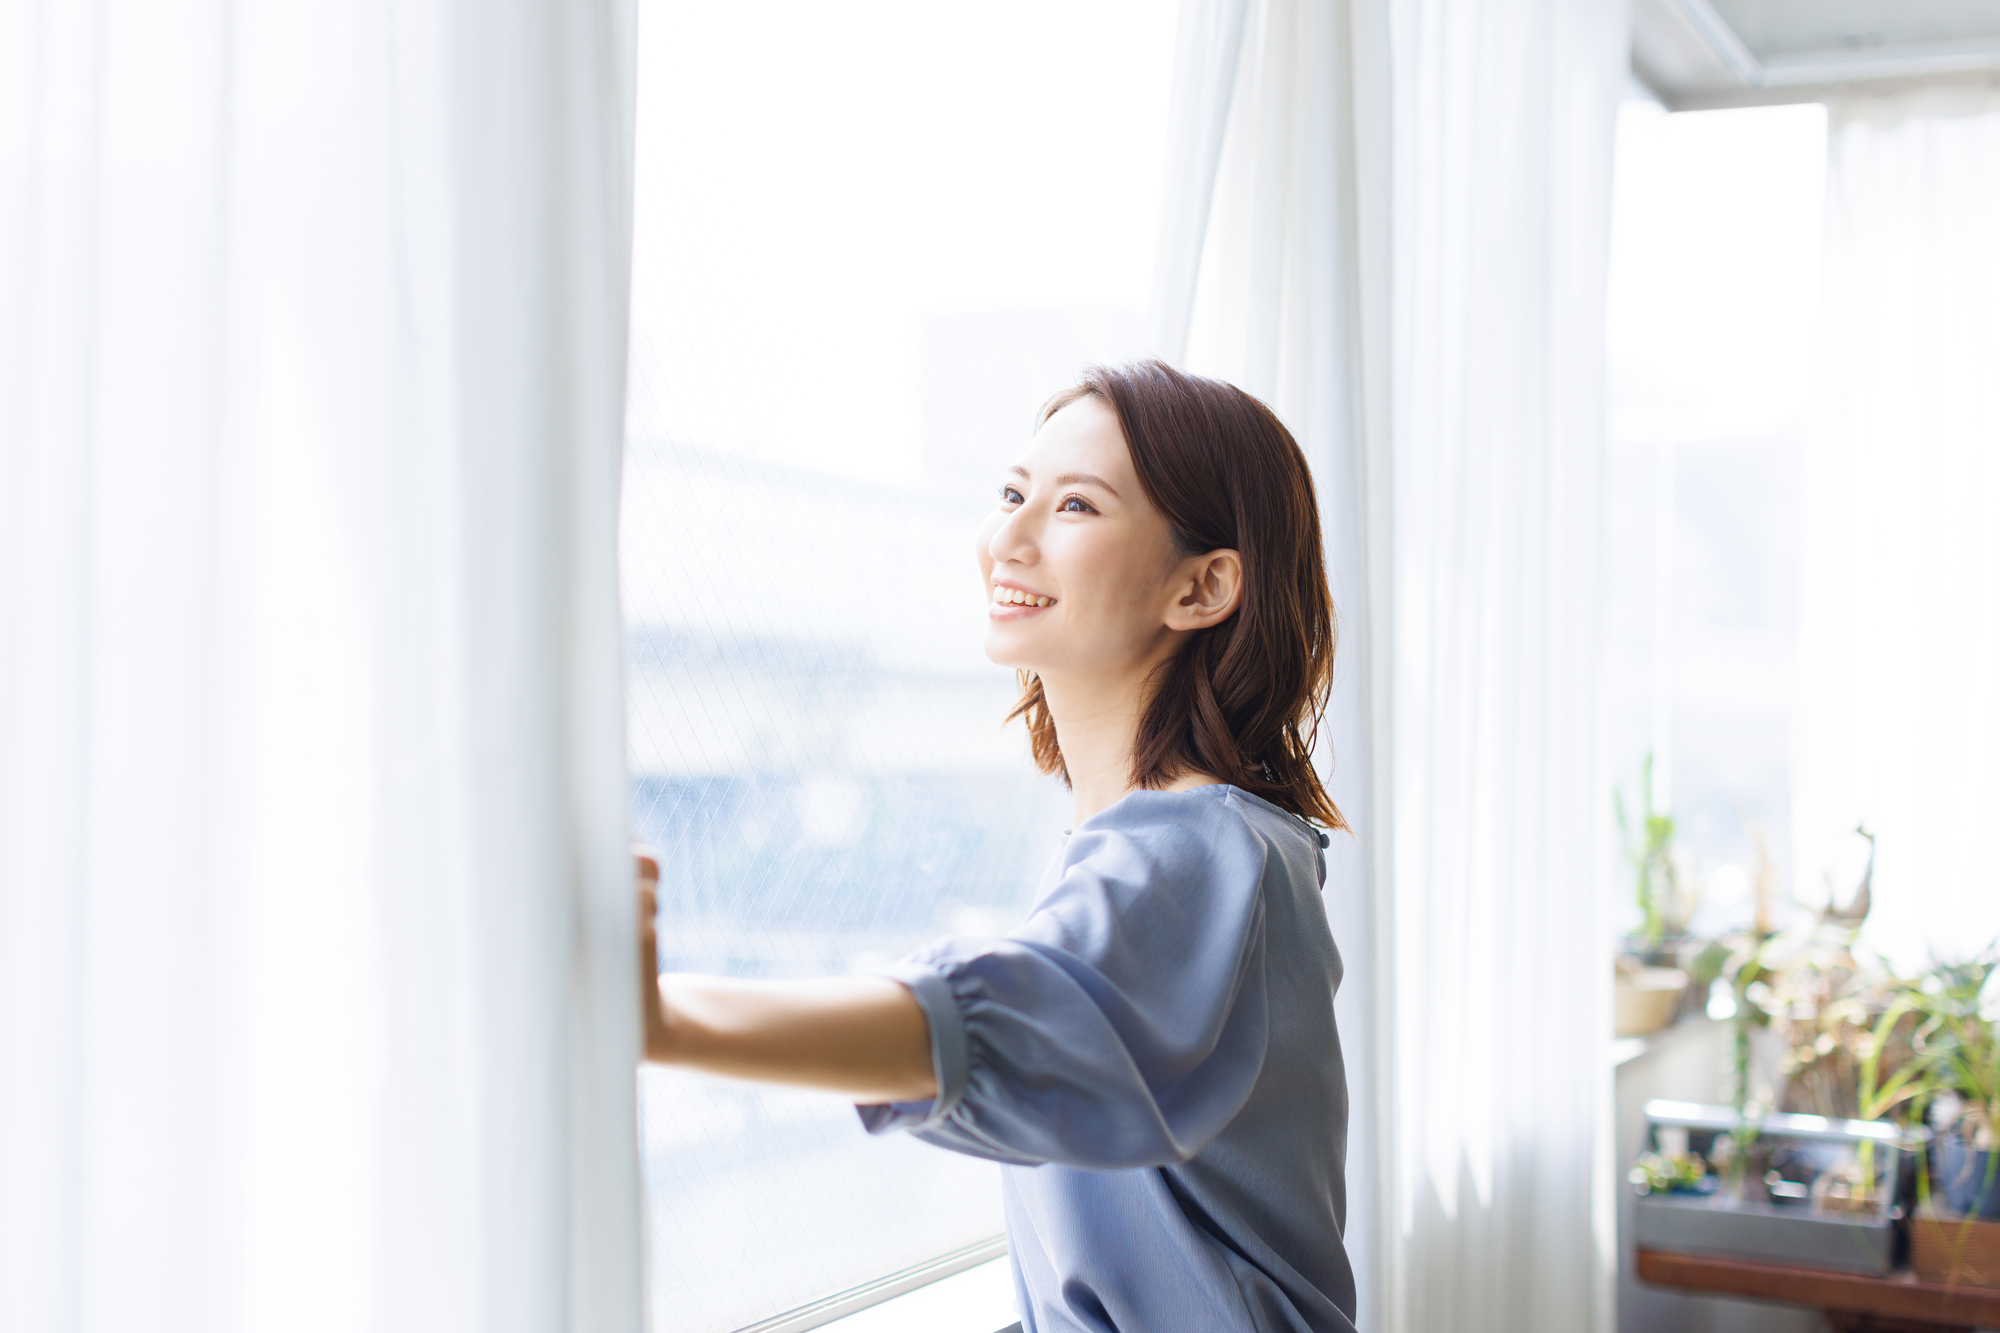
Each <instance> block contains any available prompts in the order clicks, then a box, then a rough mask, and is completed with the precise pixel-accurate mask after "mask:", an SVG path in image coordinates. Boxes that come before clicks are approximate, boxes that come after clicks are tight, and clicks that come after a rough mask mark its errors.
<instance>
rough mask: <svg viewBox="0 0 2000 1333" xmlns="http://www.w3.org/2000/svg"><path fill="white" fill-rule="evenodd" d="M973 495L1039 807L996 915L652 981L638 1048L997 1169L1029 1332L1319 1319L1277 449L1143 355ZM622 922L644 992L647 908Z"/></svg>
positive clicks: (1340, 1210)
mask: <svg viewBox="0 0 2000 1333" xmlns="http://www.w3.org/2000/svg"><path fill="white" fill-rule="evenodd" d="M999 496H1000V503H999V506H998V508H997V509H995V511H994V513H993V515H992V516H991V517H990V518H989V519H988V520H987V522H986V524H985V526H984V527H983V529H982V530H981V532H980V534H979V544H978V555H979V565H980V569H981V571H982V572H983V573H984V574H985V576H986V585H987V591H988V596H989V598H990V603H991V604H990V606H989V608H988V613H987V614H988V630H987V637H986V651H987V655H988V656H990V657H991V658H992V659H993V660H994V661H996V662H999V663H1002V664H1004V665H1008V666H1013V667H1016V668H1019V670H1020V672H1021V679H1022V681H1023V694H1022V697H1021V701H1020V704H1019V706H1018V707H1016V708H1015V710H1014V714H1013V716H1016V717H1020V718H1023V719H1025V721H1026V723H1027V727H1028V733H1029V737H1030V741H1031V744H1032V747H1033V752H1034V757H1035V760H1036V762H1037V763H1038V764H1039V765H1040V767H1041V768H1042V769H1043V771H1045V772H1049V773H1056V774H1060V775H1062V776H1063V777H1064V778H1066V779H1067V780H1068V782H1069V784H1070V787H1071V789H1072V791H1073V793H1074V798H1075V825H1074V827H1073V829H1072V831H1071V832H1070V833H1069V834H1068V835H1067V837H1066V840H1065V842H1064V844H1063V846H1062V848H1061V849H1060V851H1059V852H1058V853H1057V855H1056V858H1055V861H1054V863H1053V864H1052V865H1051V866H1050V867H1049V870H1048V873H1047V875H1046V877H1045V878H1044V880H1043V882H1042V886H1041V889H1040V892H1039V893H1038V894H1037V896H1036V899H1035V903H1034V907H1033V909H1032V911H1031V913H1030V915H1029V917H1028V919H1027V921H1026V923H1025V924H1023V925H1022V926H1021V927H1020V928H1019V929H1017V930H1015V931H1014V932H1013V933H1012V934H1010V935H1008V936H1007V937H1005V938H1003V939H997V940H974V939H957V938H948V939H943V940H939V941H937V942H936V943H934V944H931V945H929V946H927V947H925V948H923V949H920V950H918V951H917V952H916V953H914V954H911V955H910V956H909V957H907V958H905V959H903V960H902V961H901V962H899V963H897V964H895V965H894V966H892V967H890V968H887V969H885V970H884V971H883V972H882V973H881V974H879V975H875V976H862V977H838V978H830V979H825V980H818V981H799V982H769V981H733V980H723V979H718V978H712V977H698V976H680V975H667V976H662V977H660V978H659V984H658V986H657V987H656V988H652V987H649V988H647V991H646V1005H645V1010H646V1013H645V1018H646V1055H647V1058H648V1059H650V1060H655V1061H659V1062H662V1063H665V1064H674V1065H681V1066H685V1067H688V1068H693V1069H701V1070H705V1071H708V1072H710V1073H717V1074H727V1075H734V1076H736V1077H740V1078H750V1079H763V1080H769V1081H772V1082H782V1083H793V1084H803V1085H806V1086H810V1087H816V1088H824V1089H828V1090H831V1091H834V1092H838V1093H842V1094H844V1095H846V1096H850V1097H852V1098H853V1099H854V1100H855V1101H856V1102H857V1103H859V1104H860V1105H859V1110H860V1113H861V1118H862V1121H863V1123H864V1124H865V1125H866V1126H867V1127H868V1129H869V1131H870V1132H872V1133H878V1134H879V1133H885V1132H887V1131H890V1130H897V1129H900V1130H906V1131H908V1132H910V1133H912V1134H915V1135H916V1136H917V1137H918V1138H921V1139H924V1140H926V1141H927V1142H930V1143H934V1144H937V1145H938V1146H940V1147H945V1148H950V1149H953V1150H955V1151H957V1152H963V1153H970V1154H972V1155H974V1156H978V1157H986V1158H991V1159H993V1160H995V1161H998V1162H1002V1163H1004V1164H1005V1166H1004V1167H1003V1191H1004V1199H1005V1206H1006V1216H1007V1235H1008V1243H1009V1249H1010V1252H1011V1256H1012V1261H1013V1266H1014V1278H1015V1289H1016V1295H1017V1298H1018V1300H1019V1302H1020V1308H1021V1314H1022V1320H1023V1323H1024V1325H1025V1327H1026V1329H1027V1330H1028V1331H1029V1333H1037V1331H1039V1333H1057V1331H1058V1330H1065V1331H1066V1330H1093V1331H1095V1330H1112V1329H1116V1330H1136V1331H1138V1333H1173V1331H1174V1330H1217V1331H1221V1330H1239V1329H1241V1330H1260V1331H1261V1330H1281V1329H1282V1330H1299V1331H1301V1333H1303V1331H1305V1330H1312V1331H1313V1333H1319V1331H1320V1330H1351V1329H1352V1328H1353V1316H1354V1284H1353V1277H1352V1274H1351V1272H1350V1270H1349V1267H1348V1262H1347V1257H1346V1254H1345V1251H1344V1250H1343V1248H1342V1244H1341V1229H1342V1227H1343V1225H1344V1222H1345V1210H1346V1195H1345V1187H1344V1183H1343V1180H1342V1170H1343V1165H1344V1158H1345V1153H1346V1126H1347V1092H1346V1085H1345V1079H1344V1075H1343V1072H1342V1067H1341V1058H1340V1041H1339V1037H1338V1035H1337V1033H1336V1032H1335V1029H1334V1019H1333V994H1334V990H1335V988H1336V987H1337V986H1338V985H1339V984H1340V973H1341V965H1340V956H1339V954H1338V952H1337V951H1336V950H1335V948H1334V944H1333V940H1332V938H1331V936H1330V935H1329V933H1328V931H1327V925H1326V916H1325V913H1324V911H1323V909H1322V907H1321V904H1320V886H1321V883H1322V881H1323V880H1324V878H1325V861H1324V858H1323V855H1322V849H1323V848H1324V847H1325V846H1326V835H1325V834H1323V833H1321V832H1319V831H1318V830H1316V829H1315V828H1313V827H1312V824H1314V823H1316V824H1319V825H1322V826H1324V827H1326V828H1330V829H1339V828H1342V827H1344V823H1343V821H1342V819H1341V816H1340V812H1339V811H1338V810H1336V809H1335V808H1334V806H1333V803H1332V801H1331V800H1330V799H1328V797H1327V794H1326V791H1325V789H1324V788H1323V787H1322V786H1321V785H1320V781H1319V778H1318V777H1317V776H1316V775H1315V773H1314V772H1313V768H1312V763H1311V749H1312V744H1311V727H1312V726H1313V724H1314V723H1315V722H1316V720H1317V718H1318V715H1319V710H1320V709H1321V708H1322V707H1323V705H1324V701H1325V697H1326V691H1327V687H1328V680H1329V673H1330V671H1331V667H1332V659H1333V646H1334V630H1333V607H1332V603H1331V601H1330V599H1329V597H1328V594H1327V586H1326V576H1325V572H1324V569H1323V566H1322V562H1321V553H1320V537H1319V526H1318V518H1317V513H1318V511H1317V508H1316V506H1315V503H1314V497H1313V489H1312V479H1311V476H1310V474H1309V473H1308V471H1307V469H1306V463H1305V458H1304V456H1303V455H1302V454H1301V453H1300V452H1299V449H1298V446H1297V445H1296V444H1295V443H1293V441H1292V438H1291V436H1290V435H1289V434H1288V433H1287V432H1286V430H1285V428H1284V426H1283V425H1281V424H1280V423H1279V421H1278V419H1277V418H1276V417H1275V416H1274V415H1273V414H1272V413H1271V411H1270V410H1269V409H1268V408H1266V407H1265V406H1264V405H1263V404H1261V403H1259V402H1257V401H1256V400H1255V399H1253V398H1251V397H1250V396H1249V395H1248V394H1246V393H1243V392H1242V391H1241V390H1239V389H1236V388H1233V387H1231V386H1229V385H1226V384H1221V383H1217V382H1215V381H1213V380H1204V379H1199V378H1196V377H1193V376H1189V375H1185V374H1182V373H1181V372H1179V371H1176V370H1174V369H1172V368H1170V367H1168V366H1165V365H1162V364H1160V363H1158V362H1144V363H1140V364H1137V365H1133V366H1129V367H1125V368H1122V369H1112V370H1106V369H1099V370H1095V371H1092V372H1091V373H1090V374H1089V375H1088V376H1087V377H1086V378H1085V379H1084V380H1083V382H1082V383H1081V384H1079V385H1077V386H1076V387H1075V388H1073V389H1070V390H1067V391H1065V392H1064V393H1061V394H1059V395H1057V397H1056V398H1055V399H1053V400H1052V401H1051V402H1050V404H1049V405H1048V407H1047V408H1045V409H1044V411H1043V416H1042V421H1041V424H1040V427H1039V429H1038V430H1037V431H1036V434H1035V437H1034V439H1033V441H1032V443H1031V444H1030V446H1029V448H1028V451H1027V453H1026V454H1025V455H1024V456H1023V457H1022V459H1021V461H1020V462H1019V463H1018V464H1016V465H1015V466H1014V467H1013V468H1011V469H1010V470H1009V472H1008V474H1007V477H1006V480H1005V481H1004V483H1003V484H1002V485H1001V487H1000V492H999ZM1309 821H1310V822H1309ZM644 873H645V871H644V870H643V869H642V874H644ZM657 873H658V872H657V869H656V868H653V869H652V877H653V878H657ZM642 912H643V917H644V923H645V925H644V931H643V934H644V943H643V947H644V949H645V954H644V957H645V958H646V960H647V967H646V970H647V971H648V972H650V971H651V970H652V963H651V960H652V959H653V957H654V956H655V955H654V953H653V937H652V930H651V923H652V914H653V901H652V894H651V890H650V887H648V888H646V889H645V891H644V892H643V895H642Z"/></svg>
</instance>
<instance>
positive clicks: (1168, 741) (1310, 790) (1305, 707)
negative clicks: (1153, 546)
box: [1007, 361, 1347, 829]
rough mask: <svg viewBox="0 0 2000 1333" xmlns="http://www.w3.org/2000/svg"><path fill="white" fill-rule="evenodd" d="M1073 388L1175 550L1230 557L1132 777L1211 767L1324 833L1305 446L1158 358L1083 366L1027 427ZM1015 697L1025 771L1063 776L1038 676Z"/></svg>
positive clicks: (1251, 406) (1327, 642) (1321, 588)
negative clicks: (1238, 571)
mask: <svg viewBox="0 0 2000 1333" xmlns="http://www.w3.org/2000/svg"><path fill="white" fill-rule="evenodd" d="M1081 398H1096V399H1099V400H1100V401H1101V402H1103V403H1104V404H1105V406H1107V407H1109V408H1110V409H1111V411H1112V412H1113V413H1114V414H1115V415H1116V416H1117V418H1118V424H1119V427H1120V429H1121V430H1123V432H1124V435H1125V444H1126V447H1127V448H1128V449H1129V450H1130V451H1131V455H1132V466H1133V470H1134V471H1136V472H1137V473H1138V474H1139V484H1140V486H1141V487H1143V488H1144V490H1145V492H1146V498H1147V499H1149V500H1151V501H1152V502H1153V506H1154V507H1155V508H1156V509H1158V510H1159V511H1160V513H1161V514H1162V515H1164V516H1165V518H1166V520H1167V525H1168V527H1169V528H1170V529H1171V530H1172V532H1173V540H1174V545H1175V547H1176V548H1177V549H1178V550H1179V551H1180V553H1181V554H1182V555H1183V556H1189V555H1199V554H1201V553H1203V552H1205V551H1215V550H1222V549H1225V548H1226V549H1229V550H1234V551H1236V552H1238V553H1239V554H1240V555H1241V556H1242V559H1243V592H1242V598H1241V600H1240V601H1239V602H1238V604H1237V607H1236V610H1235V612H1234V613H1233V614H1232V615H1230V616H1229V618H1228V619H1226V620H1224V621H1222V622H1221V623H1220V624H1217V625H1211V626H1209V627H1208V628H1207V629H1202V630H1196V631H1195V632H1194V633H1193V634H1192V635H1191V636H1190V637H1189V639H1188V641H1187V642H1186V643H1185V644H1183V645H1182V646H1181V648H1180V650H1179V651H1178V652H1176V653H1175V654H1174V655H1173V656H1172V657H1171V658H1169V659H1167V660H1166V661H1165V662H1163V663H1161V664H1160V666H1159V668H1158V669H1157V670H1156V672H1155V673H1154V676H1153V679H1152V681H1151V682H1150V697H1149V698H1148V700H1147V702H1146V707H1145V712H1144V714H1143V715H1142V717H1141V718H1140V722H1139V735H1138V740H1137V743H1136V744H1135V745H1134V746H1133V749H1132V781H1133V785H1134V786H1137V787H1140V788H1157V787H1163V786H1165V785H1167V784H1168V783H1170V782H1172V781H1173V780H1174V779H1176V778H1178V777H1180V776H1182V775H1184V774H1187V773H1195V772H1201V773H1212V774H1214V775H1215V776H1217V777H1219V778H1221V779H1223V780H1224V781H1226V782H1230V783H1233V784H1235V785H1236V786H1238V787H1241V788H1242V789H1243V790H1245V791H1248V792H1251V793H1254V794H1255V795H1257V796H1261V797H1263V798H1264V799H1265V800H1267V801H1269V802H1271V803H1272V804H1273V805H1277V806H1280V807H1282V808H1283V809H1286V810H1289V811H1291V812H1292V813H1293V814H1295V815H1298V816H1299V817H1300V818H1302V819H1306V820H1310V821H1312V822H1313V823H1316V824H1320V825H1323V826H1325V827H1327V828H1335V829H1339V828H1346V827H1347V821H1346V819H1344V818H1343V817H1342V816H1341V813H1340V811H1339V809H1338V808H1337V807H1335V805H1334V803H1333V798H1332V797H1330V796H1328V795H1327V793H1326V788H1325V787H1324V786H1323V785H1321V783H1320V778H1319V774H1318V773H1317V772H1315V771H1314V769H1313V763H1312V754H1313V744H1314V740H1315V738H1316V736H1317V733H1318V729H1319V722H1320V719H1321V717H1322V716H1323V715H1324V714H1325V712H1326V699H1327V692H1328V690H1329V689H1330V688H1331V686H1332V680H1333V651H1334V642H1335V638H1336V631H1335V628H1334V611H1333V597H1332V594H1331V593H1330V592H1329V591H1328V590H1327V584H1326V563H1325V557H1324V555H1323V553H1322V549H1321V546H1320V531H1319V505H1318V502H1317V500H1316V498H1315V496H1314V494H1313V483H1312V473H1311V471H1310V470H1309V469H1308V468H1307V466H1306V459H1305V454H1304V453H1302V452H1301V451H1300V449H1299V446H1298V443H1297V442H1296V441H1295V440H1293V439H1292V434H1291V432H1290V431H1288V430H1286V429H1285V427H1284V423H1283V422H1281V421H1279V420H1278V418H1277V414H1276V413H1274V412H1272V411H1271V409H1270V408H1268V407H1266V406H1265V405H1264V404H1263V403H1261V402H1259V401H1257V400H1256V399H1255V398H1253V397H1251V396H1250V395H1249V394H1247V393H1245V392H1243V390H1241V389H1239V388H1237V387H1236V386H1235V385H1233V384H1224V383H1222V382H1221V381H1220V380H1211V379H1203V378H1201V377H1200V376H1198V375H1189V374H1186V373H1184V372H1182V371H1178V370H1175V369H1174V368H1173V367H1172V366H1169V365H1167V364H1165V363H1164V362H1160V361H1138V362H1134V363H1132V364H1130V365H1126V366H1114V367H1106V366H1095V367H1092V368H1091V369H1090V370H1088V371H1086V372H1085V374H1084V376H1083V378H1082V380H1081V381H1079V382H1078V383H1077V384H1076V385H1074V386H1072V387H1071V388H1068V389H1064V390H1063V391H1062V392H1061V393H1058V394H1057V395H1056V396H1055V397H1053V398H1051V399H1049V401H1048V402H1047V403H1046V404H1044V405H1043V407H1042V410H1041V414H1040V416H1039V417H1038V418H1037V419H1036V424H1037V426H1039V425H1040V424H1041V423H1042V422H1045V421H1047V420H1048V419H1049V418H1050V417H1052V416H1054V415H1055V414H1056V413H1057V412H1059V411H1061V410H1062V409H1063V408H1065V407H1068V406H1069V405H1070V404H1071V403H1074V402H1076V401H1077V400H1078V399H1081ZM1020 677H1021V701H1020V702H1019V703H1018V704H1016V705H1015V706H1014V711H1013V712H1011V713H1009V714H1008V715H1007V720H1008V721H1009V722H1011V721H1013V720H1014V719H1015V718H1017V717H1018V718H1024V719H1026V721H1027V725H1028V738H1029V744H1030V746H1031V747H1032V750H1033V754H1034V758H1035V764H1036V767H1038V768H1040V769H1041V771H1042V772H1044V773H1048V774H1052V775H1056V776H1060V777H1061V778H1063V780H1064V781H1068V779H1069V771H1068V768H1067V766H1066V765H1065V764H1064V763H1063V757H1062V749H1061V747H1060V746H1059V745H1058V744H1057V741H1056V729H1055V724H1054V720H1053V719H1052V718H1050V716H1049V710H1048V703H1047V701H1046V700H1045V699H1044V697H1043V695H1042V682H1041V679H1040V678H1039V677H1038V676H1036V675H1035V674H1034V673H1033V672H1029V671H1023V672H1021V673H1020Z"/></svg>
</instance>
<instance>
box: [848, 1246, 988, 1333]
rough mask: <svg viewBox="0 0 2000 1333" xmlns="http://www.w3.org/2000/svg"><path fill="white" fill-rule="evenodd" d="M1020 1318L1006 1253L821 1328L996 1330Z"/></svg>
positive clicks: (926, 1332)
mask: <svg viewBox="0 0 2000 1333" xmlns="http://www.w3.org/2000/svg"><path fill="white" fill-rule="evenodd" d="M1019 1318H1020V1316H1019V1315H1017V1314H1015V1313H1014V1275H1013V1272H1012V1270H1011V1269H1010V1268H1009V1267H1008V1264H1007V1256H1006V1255H1004V1254H1003V1255H1001V1256H1000V1257H999V1258H998V1259H989V1260H987V1261H986V1262H985V1263H983V1264H979V1265H977V1266H976V1267H973V1268H968V1269H965V1270H964V1271H962V1272H958V1273H953V1274H952V1275H951V1276H950V1277H945V1278H939V1279H938V1280H937V1281H936V1282H933V1283H930V1284H929V1285H928V1286H922V1287H918V1288H917V1289H916V1290H915V1291H906V1292H904V1293H903V1294H902V1295H900V1296H894V1297H891V1298H890V1299H888V1300H886V1301H883V1302H882V1303H881V1304H880V1305H871V1306H869V1307H868V1308H867V1309H866V1310H861V1311H859V1312H857V1313H855V1314H851V1315H848V1316H847V1317H846V1318H844V1319H836V1320H835V1321H834V1322H833V1323H831V1324H825V1325H822V1326H821V1327H822V1329H823V1330H824V1333H998V1330H1001V1329H1005V1328H1007V1327H1008V1326H1009V1325H1011V1324H1013V1323H1014V1322H1015V1321H1016V1320H1017V1319H1019Z"/></svg>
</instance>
